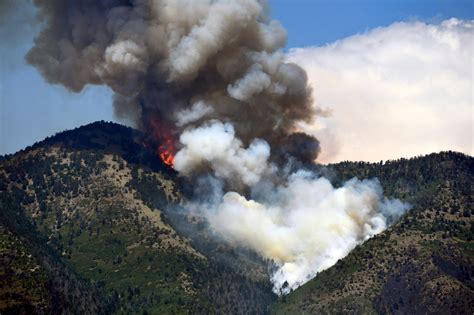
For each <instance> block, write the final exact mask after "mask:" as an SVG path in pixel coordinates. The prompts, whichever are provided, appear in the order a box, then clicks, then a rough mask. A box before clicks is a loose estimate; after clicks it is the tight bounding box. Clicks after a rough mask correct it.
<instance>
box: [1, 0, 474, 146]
mask: <svg viewBox="0 0 474 315" xmlns="http://www.w3.org/2000/svg"><path fill="white" fill-rule="evenodd" d="M270 5H271V12H272V16H273V17H274V18H276V19H278V20H280V22H281V23H282V24H283V26H284V27H285V28H286V29H287V30H288V38H289V40H288V47H289V48H292V47H304V46H321V45H325V44H328V43H331V42H334V41H336V40H339V39H343V38H345V37H348V36H351V35H354V34H356V33H361V32H365V31H368V30H370V29H373V28H376V27H380V26H387V25H390V24H391V23H393V22H396V21H409V20H415V19H416V20H422V21H428V22H437V21H441V20H445V19H447V18H450V17H457V18H460V19H472V18H473V15H474V13H473V12H474V10H473V1H467V0H418V1H414V0H411V1H407V0H399V1H395V0H385V1H381V0H378V1H375V0H373V1H367V0H363V1H349V0H324V1H320V0H312V1H311V0H271V1H270ZM19 12H20V13H19ZM33 12H34V10H33V9H32V7H31V6H30V7H28V6H20V10H18V11H17V12H16V14H14V15H11V16H9V17H2V20H1V21H0V37H2V39H3V40H2V44H1V45H0V57H1V61H0V154H5V153H13V152H16V151H17V150H19V149H21V148H24V147H25V146H27V145H31V144H33V143H34V142H35V141H38V140H42V139H43V138H45V137H47V136H49V135H52V134H54V133H56V132H59V131H62V130H65V129H72V128H75V127H77V126H80V125H83V124H87V123H89V122H92V121H96V120H100V119H104V120H113V114H112V108H111V106H110V104H111V99H110V97H111V93H110V91H108V90H107V89H106V88H104V87H89V88H87V89H86V90H85V91H83V92H82V93H80V94H73V93H70V92H68V91H66V90H65V89H64V88H62V87H60V86H52V85H49V84H48V83H46V82H45V81H44V79H43V78H42V77H41V75H40V74H39V73H38V72H37V71H36V69H34V68H32V67H31V66H29V65H27V64H26V63H25V62H24V60H23V56H24V54H25V53H26V52H27V51H28V49H29V47H30V46H31V44H32V40H33V38H34V35H35V33H36V32H37V28H38V27H37V25H35V24H33V23H32V22H31V21H32V19H33Z"/></svg>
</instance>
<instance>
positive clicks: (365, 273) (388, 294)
mask: <svg viewBox="0 0 474 315" xmlns="http://www.w3.org/2000/svg"><path fill="white" fill-rule="evenodd" d="M329 167H330V168H332V170H333V171H332V174H336V176H335V179H336V182H338V183H339V184H341V183H343V182H344V181H346V180H348V179H350V178H352V177H359V178H368V177H369V178H370V177H376V178H378V180H379V181H380V183H381V185H382V187H383V188H384V190H385V195H387V196H391V197H396V198H400V199H402V200H404V201H409V202H410V203H411V204H412V205H413V209H412V210H411V211H410V212H409V213H408V214H406V215H405V216H404V217H403V218H402V219H401V220H400V222H398V223H396V224H395V225H394V226H393V227H392V228H390V229H389V230H387V231H386V232H384V233H382V234H381V235H378V236H376V237H374V238H373V239H371V240H369V241H367V242H366V243H364V244H363V245H360V246H358V247H356V249H355V250H353V251H352V252H351V253H350V254H349V255H348V256H347V257H345V258H344V259H342V260H341V261H339V262H338V263H337V264H336V265H335V266H333V267H332V268H330V269H328V270H326V271H323V272H322V273H321V274H319V275H318V276H317V277H316V278H315V279H313V280H312V281H310V282H308V283H307V284H305V285H304V286H302V287H301V288H299V289H297V290H296V291H295V292H293V293H291V294H290V295H289V296H288V297H285V298H284V299H281V300H280V301H279V303H278V304H277V305H276V306H275V307H274V310H275V312H276V313H282V314H285V313H300V312H301V311H302V310H305V311H306V312H309V313H323V314H326V313H327V314H332V313H356V314H366V313H374V314H397V313H398V314H423V313H439V314H469V313H472V309H474V287H473V281H474V280H473V277H474V267H473V266H474V257H473V246H472V235H473V222H472V220H471V219H470V216H469V214H470V212H471V211H472V209H473V204H472V196H473V195H474V194H473V191H472V182H473V178H474V159H473V158H472V157H469V156H466V155H464V154H461V153H455V152H442V153H439V154H430V155H427V156H424V157H418V158H413V159H400V160H396V161H388V162H386V163H375V164H372V163H361V162H359V163H357V162H343V163H339V164H335V165H330V166H329Z"/></svg>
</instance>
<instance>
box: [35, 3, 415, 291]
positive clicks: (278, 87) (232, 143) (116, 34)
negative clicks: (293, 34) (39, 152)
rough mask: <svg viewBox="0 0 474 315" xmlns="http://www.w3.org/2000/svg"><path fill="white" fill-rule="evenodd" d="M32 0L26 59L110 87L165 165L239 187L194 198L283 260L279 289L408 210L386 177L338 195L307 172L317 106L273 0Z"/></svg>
mask: <svg viewBox="0 0 474 315" xmlns="http://www.w3.org/2000/svg"><path fill="white" fill-rule="evenodd" d="M35 4H36V5H37V7H38V8H39V13H40V16H41V17H42V18H43V27H44V28H43V30H42V31H41V33H40V35H39V36H38V38H36V40H35V45H34V47H33V48H32V49H31V50H30V52H29V53H28V55H27V60H28V61H29V62H30V63H31V64H32V65H34V66H36V67H37V68H38V69H39V70H40V72H41V73H42V75H43V76H44V77H45V78H46V79H47V80H48V81H49V82H51V83H53V84H61V85H63V86H65V87H66V88H67V89H69V90H71V91H75V92H79V91H81V90H82V89H83V88H84V87H85V86H86V85H88V84H103V85H107V86H109V87H110V88H111V89H112V90H113V91H114V92H115V96H114V108H115V113H116V116H117V117H119V118H122V119H126V120H128V121H132V122H134V124H135V125H136V127H138V128H140V129H141V130H143V131H144V132H145V133H146V134H148V135H149V136H150V137H151V138H154V139H155V140H156V141H158V142H159V144H158V151H159V155H160V157H161V158H162V159H163V161H164V162H165V163H166V164H168V165H173V167H174V168H175V169H176V170H177V171H178V172H180V174H181V175H182V176H187V177H189V178H190V179H191V180H197V181H199V180H202V179H203V178H211V179H212V180H211V182H212V183H222V185H221V188H222V189H224V190H227V191H229V190H232V191H234V192H227V193H225V194H224V193H223V192H220V191H219V190H217V191H216V190H215V191H214V194H210V195H209V196H208V198H207V199H208V200H206V201H205V202H201V203H197V205H198V207H199V208H200V211H201V212H202V213H204V214H205V215H206V216H207V218H208V219H209V222H210V224H211V226H212V227H213V229H214V230H215V231H216V232H217V233H218V234H219V235H221V236H222V237H224V238H227V239H230V240H235V241H238V242H239V243H240V244H241V245H243V246H247V247H249V248H251V249H254V250H255V251H257V252H258V253H260V254H261V255H262V256H264V257H266V258H269V259H272V260H274V261H275V263H276V264H277V266H279V267H278V270H277V272H276V273H275V274H274V275H273V278H272V280H273V282H274V284H275V291H276V292H278V293H285V292H287V290H288V289H289V288H295V287H297V286H298V285H300V284H302V283H304V282H305V281H307V280H308V279H309V278H311V277H313V276H314V275H315V274H316V273H317V272H319V271H320V270H323V269H325V268H327V267H329V266H331V265H332V264H334V262H335V261H337V260H338V259H339V258H342V257H343V256H345V255H346V254H347V253H348V252H349V251H350V250H351V249H352V248H354V246H356V245H357V244H358V243H360V242H363V241H364V240H366V239H367V238H369V237H371V236H372V235H374V234H376V233H379V232H380V231H382V230H384V229H385V228H386V227H387V224H389V223H390V220H392V219H394V218H396V217H398V216H399V215H400V214H401V213H402V212H403V211H404V210H406V205H404V204H402V203H400V202H394V201H387V200H385V199H384V198H383V196H382V191H381V189H380V187H379V185H378V184H377V183H376V182H371V181H363V182H360V181H357V180H353V181H350V182H348V183H347V184H346V185H345V186H344V187H342V188H337V189H335V188H334V187H332V186H331V184H330V183H329V182H328V181H327V180H326V179H324V178H318V177H317V176H316V175H315V174H314V173H313V172H311V171H308V169H311V168H312V167H313V166H314V161H315V159H316V158H317V156H318V153H319V151H320V147H319V141H318V140H317V139H315V138H314V137H312V136H310V135H307V134H304V133H302V132H299V130H298V128H297V126H298V125H301V124H307V125H308V124H311V123H312V122H313V120H314V119H315V116H316V114H317V113H318V110H317V109H316V107H315V106H314V104H313V101H312V98H311V89H310V88H309V87H308V85H307V77H306V73H305V71H304V70H303V69H302V68H300V67H299V66H297V65H295V64H292V63H287V62H285V57H284V54H283V53H282V52H281V51H280V49H281V48H282V47H283V46H284V45H285V42H286V31H285V30H284V29H283V28H282V27H281V25H280V24H279V23H278V22H276V21H273V20H271V19H270V18H269V16H268V8H267V5H266V2H265V1H264V0H197V1H191V0H103V1H96V0H35ZM305 169H306V171H305ZM211 186H212V185H211ZM212 187H214V186H212ZM203 199H206V198H203ZM211 200H212V201H211ZM193 205H196V203H193ZM190 206H191V205H190ZM286 282H287V283H288V284H289V285H288V286H287V285H284V284H285V283H286Z"/></svg>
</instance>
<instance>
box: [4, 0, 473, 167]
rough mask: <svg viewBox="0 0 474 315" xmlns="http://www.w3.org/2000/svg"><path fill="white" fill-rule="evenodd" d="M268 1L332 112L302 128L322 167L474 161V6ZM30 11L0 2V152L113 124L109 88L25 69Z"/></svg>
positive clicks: (456, 1)
mask: <svg viewBox="0 0 474 315" xmlns="http://www.w3.org/2000/svg"><path fill="white" fill-rule="evenodd" d="M8 3H17V5H16V6H15V7H14V10H13V11H7V10H6V9H5V7H6V5H7V4H8ZM18 3H20V5H18ZM270 4H271V6H272V15H273V16H274V17H275V18H277V19H279V20H280V21H281V22H282V24H283V25H284V26H285V27H286V28H287V30H288V37H289V40H288V45H287V54H288V59H289V60H290V61H293V62H296V63H298V64H300V65H302V66H303V67H304V68H305V69H306V70H307V72H308V76H309V79H310V82H311V85H312V86H313V89H314V97H315V106H318V107H320V108H322V109H324V110H325V111H327V112H328V113H329V115H328V116H327V117H321V118H319V119H318V121H317V124H316V125H312V126H302V127H301V128H304V129H305V130H306V131H307V132H311V133H314V134H316V135H317V136H318V137H319V139H320V140H321V142H322V148H323V151H322V155H321V161H322V162H335V161H340V160H366V161H380V160H387V159H393V158H398V157H410V156H414V155H419V154H426V153H431V152H434V151H440V150H456V151H461V152H464V153H467V154H471V155H473V154H474V151H473V130H472V125H473V120H474V117H473V115H474V114H473V93H474V92H473V91H474V85H473V40H474V25H473V22H472V19H473V18H474V13H473V12H474V8H473V4H472V1H464V0H449V1H448V0H419V1H407V0H400V1H395V0H393V1H391V0H385V1H373V0H372V1H368V0H362V1H357V2H356V1H349V0H346V1H344V0H339V1H328V0H311V1H310V0H306V1H305V0H291V1H290V0H273V1H270ZM6 12H8V14H6ZM34 15H35V11H34V8H33V7H32V5H31V4H29V3H28V0H24V1H21V0H20V1H15V0H0V37H1V38H2V43H1V44H0V57H1V58H0V154H5V153H13V152H15V151H17V150H19V149H21V148H24V147H25V146H27V145H30V144H32V143H34V142H35V141H38V140H41V139H43V138H45V137H46V136H49V135H51V134H54V133H55V132H59V131H62V130H65V129H72V128H75V127H77V126H80V125H83V124H87V123H89V122H92V121H96V120H100V119H104V120H116V119H115V118H114V117H113V113H112V106H111V99H110V96H111V93H110V91H108V90H107V89H106V88H104V87H89V88H87V89H85V91H83V92H82V93H80V94H73V93H70V92H68V91H66V90H64V88H62V87H59V86H51V85H49V84H47V83H46V82H44V79H43V78H42V77H41V76H40V74H39V73H38V72H37V71H36V69H34V68H33V67H31V66H28V65H27V64H26V63H25V62H24V59H23V57H24V55H25V53H26V52H27V51H28V49H29V48H30V47H31V45H32V41H33V40H34V37H35V35H36V34H37V31H38V29H39V27H38V24H37V23H35V19H34Z"/></svg>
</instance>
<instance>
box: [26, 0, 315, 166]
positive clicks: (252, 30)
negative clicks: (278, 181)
mask: <svg viewBox="0 0 474 315" xmlns="http://www.w3.org/2000/svg"><path fill="white" fill-rule="evenodd" d="M35 3H36V5H37V6H38V7H39V9H40V14H41V16H42V17H43V18H45V26H44V29H43V30H42V32H41V33H40V35H39V37H38V38H37V39H36V41H35V45H34V47H33V48H32V49H31V51H30V52H29V53H28V55H27V60H28V61H29V62H30V63H31V64H32V65H34V66H36V67H37V68H38V69H39V70H40V71H41V73H42V74H43V76H44V77H45V78H46V79H47V80H48V81H49V82H51V83H57V84H62V85H64V86H65V87H66V88H68V89H70V90H72V91H76V92H79V91H81V90H82V89H83V88H84V86H86V85H87V84H105V85H108V86H109V87H110V88H111V89H112V90H113V91H114V92H115V93H116V94H117V95H116V97H114V108H115V112H116V115H117V116H118V117H120V118H126V119H128V120H133V121H134V122H135V124H136V126H137V127H139V128H141V129H143V130H145V131H151V132H153V129H154V126H156V125H157V124H158V125H164V126H166V128H168V129H171V130H172V133H173V134H175V135H177V134H180V133H182V132H183V130H188V129H193V128H195V127H198V126H200V125H201V124H202V123H203V122H205V121H208V120H219V121H221V122H223V123H224V124H227V123H232V125H233V129H234V131H233V132H234V133H235V136H236V138H238V139H239V140H238V141H241V142H242V145H243V146H248V145H250V144H251V143H252V142H253V141H254V139H255V138H260V139H263V140H264V141H266V142H267V143H268V144H269V145H271V146H272V147H273V146H278V145H279V142H280V141H282V140H284V139H286V138H287V137H288V136H289V135H290V134H291V133H293V132H294V131H295V122H297V121H306V122H308V123H310V122H311V121H312V120H313V119H314V113H315V109H314V107H313V105H312V100H311V90H310V88H309V87H308V85H307V78H306V73H305V71H304V70H303V69H301V68H300V67H298V66H296V65H295V64H292V63H285V61H284V55H283V54H282V53H281V52H280V51H279V49H280V48H281V47H283V46H284V45H285V42H286V31H285V30H284V29H283V28H282V27H281V25H280V24H279V23H278V22H276V21H273V20H270V19H269V17H268V16H267V6H266V4H265V2H264V1H259V0H219V1H214V0H212V1H211V0H199V1H188V0H107V1H89V0H35ZM156 120H158V122H157V121H156ZM150 129H151V130H150ZM195 130H196V131H197V132H200V131H201V129H199V128H196V129H195ZM189 132H190V131H187V133H188V134H189ZM309 141H311V142H314V140H313V139H309ZM274 152H275V153H277V152H278V151H274ZM183 154H184V153H182V154H181V155H183ZM272 154H273V151H272ZM194 165H195V166H197V164H196V163H194ZM188 166H189V165H188ZM211 167H212V165H211Z"/></svg>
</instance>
